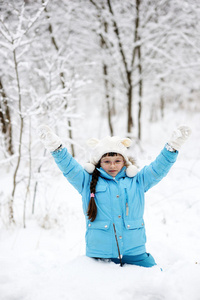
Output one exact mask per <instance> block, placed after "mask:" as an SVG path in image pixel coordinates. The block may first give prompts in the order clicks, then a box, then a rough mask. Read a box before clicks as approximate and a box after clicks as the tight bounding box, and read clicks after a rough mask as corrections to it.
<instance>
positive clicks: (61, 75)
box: [42, 0, 75, 157]
mask: <svg viewBox="0 0 200 300" xmlns="http://www.w3.org/2000/svg"><path fill="white" fill-rule="evenodd" d="M42 2H43V3H45V2H44V0H42ZM44 11H45V12H46V14H47V19H49V20H50V18H49V16H48V11H47V8H46V7H45V9H44ZM48 30H49V33H50V36H51V42H52V44H53V46H54V48H55V49H56V51H57V52H59V47H58V44H57V42H56V40H55V37H54V36H53V28H52V25H51V23H49V27H48ZM60 81H61V85H62V87H63V89H64V88H66V86H65V76H64V74H63V72H61V73H60ZM65 109H67V105H66V106H65ZM67 123H68V134H69V138H70V140H71V141H72V140H73V135H72V123H71V120H70V119H69V118H68V119H67ZM70 147H71V154H72V156H73V157H74V156H75V149H74V145H73V144H72V143H71V145H70Z"/></svg>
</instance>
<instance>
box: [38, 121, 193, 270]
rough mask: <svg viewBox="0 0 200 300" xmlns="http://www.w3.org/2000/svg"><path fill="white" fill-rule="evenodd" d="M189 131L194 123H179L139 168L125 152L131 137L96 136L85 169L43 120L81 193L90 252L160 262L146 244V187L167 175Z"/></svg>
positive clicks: (44, 133)
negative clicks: (153, 155) (162, 145)
mask: <svg viewBox="0 0 200 300" xmlns="http://www.w3.org/2000/svg"><path fill="white" fill-rule="evenodd" d="M190 133H191V130H190V128H189V127H187V126H180V127H179V128H178V129H177V130H176V131H174V132H173V134H172V137H171V139H170V140H169V141H168V143H167V144H166V145H165V147H164V149H163V150H162V151H161V153H160V154H159V155H158V157H157V158H156V160H155V161H153V162H152V163H151V164H150V165H149V166H145V167H144V168H143V169H142V170H141V171H139V172H138V170H137V167H136V166H134V165H133V164H131V162H130V160H129V158H128V157H127V154H126V152H127V148H128V147H129V146H130V145H131V140H130V139H128V138H125V139H121V138H119V137H116V136H115V137H106V138H104V139H102V140H97V139H91V140H90V141H89V145H90V146H91V147H92V148H93V152H92V157H91V161H90V163H88V164H86V166H85V169H84V168H83V167H82V166H81V165H80V164H78V163H77V161H76V160H75V159H74V158H73V157H72V156H71V154H69V153H68V151H67V149H66V148H65V147H63V146H62V142H61V140H60V138H59V137H58V136H57V135H55V134H54V133H53V132H52V130H51V129H50V128H49V127H48V126H46V125H42V126H40V128H39V136H40V139H41V141H42V142H43V144H44V146H45V147H46V149H47V150H49V151H50V152H51V154H52V155H53V157H54V160H55V162H56V164H57V165H58V167H59V168H60V170H61V171H62V172H63V175H64V176H65V177H66V178H67V179H68V181H69V182H70V183H71V184H72V185H73V186H74V187H75V189H77V191H78V192H79V193H80V194H81V195H82V201H83V211H84V214H85V217H86V235H85V239H86V255H87V256H89V257H93V258H98V259H109V261H113V262H115V263H119V264H120V265H121V266H122V265H123V264H124V263H128V264H133V265H139V266H143V267H152V266H154V265H156V263H155V260H154V258H153V257H152V256H151V254H149V253H146V248H145V243H146V234H145V224H144V220H143V214H144V193H145V192H147V191H148V190H149V189H150V188H151V187H152V186H154V185H155V184H157V183H158V182H159V181H160V180H161V179H162V178H163V177H164V176H166V175H167V173H168V172H169V170H170V168H171V167H172V165H173V163H174V162H175V161H176V158H177V155H178V150H179V149H180V147H181V146H182V144H183V143H184V142H185V140H186V139H187V138H188V137H189V135H190Z"/></svg>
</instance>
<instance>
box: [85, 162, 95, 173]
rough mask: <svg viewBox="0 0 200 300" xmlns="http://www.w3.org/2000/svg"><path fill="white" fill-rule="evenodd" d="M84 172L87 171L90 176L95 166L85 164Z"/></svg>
mask: <svg viewBox="0 0 200 300" xmlns="http://www.w3.org/2000/svg"><path fill="white" fill-rule="evenodd" d="M84 169H85V171H87V172H88V173H89V174H92V173H93V172H94V169H95V165H94V164H92V163H86V164H85V166H84Z"/></svg>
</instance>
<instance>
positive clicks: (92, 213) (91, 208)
mask: <svg viewBox="0 0 200 300" xmlns="http://www.w3.org/2000/svg"><path fill="white" fill-rule="evenodd" d="M98 178H99V171H98V170H97V169H96V168H95V170H94V172H93V174H92V180H91V183H90V192H91V193H93V194H95V192H96V185H97V181H98ZM87 216H88V218H89V219H90V220H91V222H93V221H94V220H95V219H96V216H97V205H96V202H95V200H94V197H91V198H90V202H89V205H88V211H87Z"/></svg>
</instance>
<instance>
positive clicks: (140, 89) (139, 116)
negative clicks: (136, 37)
mask: <svg viewBox="0 0 200 300" xmlns="http://www.w3.org/2000/svg"><path fill="white" fill-rule="evenodd" d="M138 59H139V63H138V70H139V76H140V81H139V102H138V139H139V140H141V115H142V94H143V81H142V61H141V47H140V46H139V47H138Z"/></svg>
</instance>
